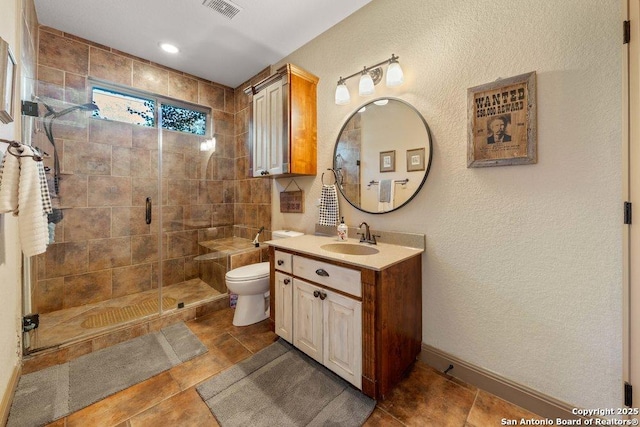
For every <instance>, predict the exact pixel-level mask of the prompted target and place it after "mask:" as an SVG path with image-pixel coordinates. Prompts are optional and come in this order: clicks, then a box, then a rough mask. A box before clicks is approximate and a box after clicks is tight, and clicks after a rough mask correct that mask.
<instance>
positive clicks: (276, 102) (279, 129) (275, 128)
mask: <svg viewBox="0 0 640 427" xmlns="http://www.w3.org/2000/svg"><path fill="white" fill-rule="evenodd" d="M266 92H267V93H266V97H267V146H266V150H265V166H266V169H267V172H269V175H279V174H281V173H283V164H284V162H285V161H286V162H287V163H288V162H289V160H284V158H283V156H284V154H285V150H284V143H285V141H284V122H285V117H284V109H283V103H282V96H283V94H282V80H278V81H277V82H275V83H272V84H270V85H269V86H268V87H267V88H266Z"/></svg>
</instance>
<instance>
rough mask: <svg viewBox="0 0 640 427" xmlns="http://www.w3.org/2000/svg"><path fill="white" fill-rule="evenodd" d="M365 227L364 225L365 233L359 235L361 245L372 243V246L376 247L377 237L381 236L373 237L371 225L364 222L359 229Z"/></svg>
mask: <svg viewBox="0 0 640 427" xmlns="http://www.w3.org/2000/svg"><path fill="white" fill-rule="evenodd" d="M363 225H364V233H358V234H359V235H360V236H361V237H360V243H370V244H372V245H375V244H376V243H377V242H376V237H380V236H375V235H371V230H370V229H369V224H367V223H366V222H364V221H362V222H361V223H360V225H359V226H358V228H362V226H363Z"/></svg>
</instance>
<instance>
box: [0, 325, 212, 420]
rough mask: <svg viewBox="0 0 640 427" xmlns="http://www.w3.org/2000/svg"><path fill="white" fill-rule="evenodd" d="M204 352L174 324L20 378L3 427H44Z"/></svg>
mask: <svg viewBox="0 0 640 427" xmlns="http://www.w3.org/2000/svg"><path fill="white" fill-rule="evenodd" d="M206 352H207V348H206V347H205V346H204V345H203V344H202V343H201V342H200V340H199V339H198V338H197V337H196V336H195V335H194V334H193V333H192V332H191V330H190V329H189V328H188V327H187V326H186V325H185V324H184V323H176V324H174V325H171V326H167V327H166V328H164V329H162V330H160V331H158V332H154V333H151V334H147V335H144V336H141V337H137V338H134V339H131V340H129V341H125V342H122V343H120V344H116V345H114V346H111V347H107V348H104V349H102V350H99V351H96V352H93V353H90V354H86V355H84V356H80V357H78V358H77V359H74V360H71V361H69V362H67V363H64V364H62V365H56V366H52V367H49V368H46V369H42V370H40V371H36V372H33V373H30V374H26V375H23V376H21V377H20V382H19V383H18V388H17V390H16V394H15V397H14V399H13V404H12V405H11V410H10V412H9V421H8V422H7V426H8V427H13V426H16V427H29V426H41V425H44V424H47V423H49V422H51V421H54V420H56V419H59V418H62V417H64V416H66V415H69V414H70V413H73V412H75V411H77V410H79V409H82V408H84V407H86V406H88V405H90V404H92V403H94V402H97V401H98V400H101V399H104V398H105V397H107V396H110V395H112V394H114V393H116V392H118V391H121V390H124V389H125V388H128V387H131V386H133V385H135V384H138V383H139V382H142V381H144V380H146V379H148V378H151V377H152V376H154V375H157V374H159V373H160V372H163V371H166V370H168V369H170V368H172V367H173V366H176V365H178V364H180V363H182V362H186V361H187V360H189V359H192V358H194V357H196V356H198V355H200V354H203V353H206Z"/></svg>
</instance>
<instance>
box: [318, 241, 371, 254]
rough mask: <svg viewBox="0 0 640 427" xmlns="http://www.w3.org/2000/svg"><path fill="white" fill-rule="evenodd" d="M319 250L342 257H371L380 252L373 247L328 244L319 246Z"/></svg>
mask: <svg viewBox="0 0 640 427" xmlns="http://www.w3.org/2000/svg"><path fill="white" fill-rule="evenodd" d="M320 249H324V250H325V251H329V252H334V253H337V254H344V255H373V254H377V253H378V252H380V251H379V250H377V249H376V248H374V247H371V246H365V245H358V244H353V243H328V244H326V245H322V246H320Z"/></svg>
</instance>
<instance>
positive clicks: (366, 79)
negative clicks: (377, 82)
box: [358, 73, 375, 96]
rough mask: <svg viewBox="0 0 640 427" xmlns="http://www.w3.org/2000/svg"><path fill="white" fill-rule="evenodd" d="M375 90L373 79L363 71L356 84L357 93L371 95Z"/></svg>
mask: <svg viewBox="0 0 640 427" xmlns="http://www.w3.org/2000/svg"><path fill="white" fill-rule="evenodd" d="M374 92H375V88H374V85H373V79H372V78H371V76H370V75H369V73H364V74H362V76H361V77H360V84H359V85H358V94H360V96H368V95H373V93H374Z"/></svg>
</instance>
